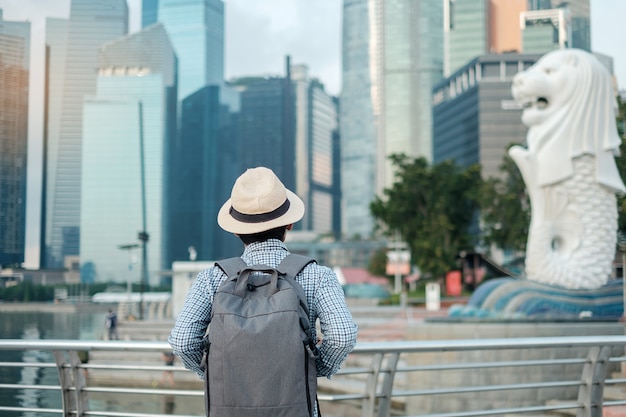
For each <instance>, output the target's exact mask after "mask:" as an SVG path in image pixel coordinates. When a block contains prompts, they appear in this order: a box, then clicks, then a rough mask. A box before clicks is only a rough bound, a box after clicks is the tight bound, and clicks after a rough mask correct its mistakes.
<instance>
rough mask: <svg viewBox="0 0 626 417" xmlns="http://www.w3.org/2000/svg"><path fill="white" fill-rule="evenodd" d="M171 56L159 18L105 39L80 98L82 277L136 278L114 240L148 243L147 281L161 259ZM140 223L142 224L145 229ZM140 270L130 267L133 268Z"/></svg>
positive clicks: (153, 280) (172, 102)
mask: <svg viewBox="0 0 626 417" xmlns="http://www.w3.org/2000/svg"><path fill="white" fill-rule="evenodd" d="M176 67H177V63H176V55H175V53H174V50H173V48H172V45H171V43H170V42H169V39H168V36H167V34H166V32H165V29H164V28H163V26H162V25H160V24H155V25H152V26H149V27H147V28H144V29H143V30H142V31H140V32H137V33H134V34H132V35H130V36H126V37H124V38H121V39H118V40H115V41H113V42H110V43H107V44H105V45H104V46H103V47H102V48H101V49H100V54H99V59H98V77H97V89H96V94H95V95H94V96H89V97H87V98H86V99H85V101H84V119H83V147H82V160H83V170H82V177H81V188H82V193H81V216H80V259H81V280H82V281H83V282H90V281H100V282H108V281H120V280H121V281H126V280H133V281H135V282H136V281H137V279H138V277H139V273H138V272H135V274H136V276H135V277H132V276H129V273H131V272H129V268H128V265H129V260H128V255H129V254H128V252H127V251H124V250H121V249H120V246H128V245H132V244H137V243H138V233H139V232H142V231H145V232H147V233H148V235H149V240H148V242H147V272H148V277H147V278H148V283H149V284H152V285H156V284H158V283H159V281H158V280H157V277H158V273H159V271H162V270H163V269H165V268H168V265H167V263H166V250H167V240H166V237H167V228H168V224H167V220H168V204H167V196H168V187H169V171H168V168H169V146H170V143H171V142H172V141H173V140H174V137H175V134H176V102H177V100H176ZM144 225H145V228H144ZM137 270H138V268H137V269H136V270H135V271H137Z"/></svg>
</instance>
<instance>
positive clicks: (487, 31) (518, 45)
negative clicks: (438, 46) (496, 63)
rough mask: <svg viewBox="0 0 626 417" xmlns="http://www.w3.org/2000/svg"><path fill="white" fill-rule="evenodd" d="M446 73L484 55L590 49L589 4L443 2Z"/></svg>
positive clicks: (572, 0)
mask: <svg viewBox="0 0 626 417" xmlns="http://www.w3.org/2000/svg"><path fill="white" fill-rule="evenodd" d="M443 1H444V38H445V41H444V45H445V71H444V73H445V75H446V76H448V75H450V74H451V73H453V72H455V71H456V70H457V69H459V68H460V67H462V66H464V65H465V64H466V63H467V62H469V61H470V60H471V59H473V58H475V57H477V56H479V55H485V54H493V53H505V52H518V53H546V52H548V51H550V50H552V49H554V48H559V47H561V48H562V47H567V48H581V49H585V50H587V51H589V50H590V46H591V40H590V39H591V35H590V23H589V22H590V8H589V0H569V1H562V0H443Z"/></svg>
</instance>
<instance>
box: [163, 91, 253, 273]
mask: <svg viewBox="0 0 626 417" xmlns="http://www.w3.org/2000/svg"><path fill="white" fill-rule="evenodd" d="M239 106H240V103H239V93H237V92H235V91H233V90H232V89H231V88H230V87H229V86H217V85H212V86H206V87H204V88H201V89H199V90H197V91H196V92H195V93H193V94H191V95H189V96H187V97H186V98H185V99H184V100H183V101H182V103H181V107H182V108H181V110H180V115H181V116H180V132H179V135H178V138H177V140H176V142H175V143H174V144H173V146H172V163H171V167H172V169H171V174H170V179H171V182H172V187H171V194H170V216H169V217H170V219H171V220H170V226H169V231H170V232H169V239H168V240H169V242H168V244H169V249H168V251H169V262H173V261H181V260H187V259H189V253H190V250H191V249H190V248H193V251H195V253H196V254H197V257H198V259H203V260H216V259H221V258H226V257H230V256H237V255H238V254H239V253H240V252H241V241H240V240H239V239H237V238H236V237H235V236H234V235H233V234H232V233H227V232H226V231H224V230H222V229H221V228H220V227H219V226H218V224H217V221H216V219H217V212H218V211H219V209H220V207H221V206H222V204H223V203H224V201H226V200H227V199H228V198H230V191H231V188H232V185H233V184H234V182H235V180H236V179H237V177H238V176H239V174H241V168H240V166H239V163H238V162H239V160H238V157H239V155H238V150H239V147H238V137H237V123H238V116H239Z"/></svg>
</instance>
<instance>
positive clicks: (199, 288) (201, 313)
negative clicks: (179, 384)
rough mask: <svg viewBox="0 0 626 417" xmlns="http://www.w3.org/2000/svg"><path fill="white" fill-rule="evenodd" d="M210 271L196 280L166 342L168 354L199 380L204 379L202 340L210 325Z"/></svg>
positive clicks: (201, 273)
mask: <svg viewBox="0 0 626 417" xmlns="http://www.w3.org/2000/svg"><path fill="white" fill-rule="evenodd" d="M212 271H213V269H208V270H204V271H202V272H200V273H199V274H198V276H197V277H196V279H195V281H194V283H193V284H192V286H191V288H190V289H189V292H188V293H187V298H186V299H185V304H184V306H183V309H182V311H181V312H180V314H179V315H178V317H177V319H176V323H175V324H174V328H173V329H172V331H171V333H170V336H169V338H168V342H169V344H170V346H171V347H172V351H173V352H174V354H175V355H176V356H178V357H179V358H180V360H181V362H182V363H183V365H184V366H185V368H187V369H189V370H191V371H194V372H195V373H196V374H198V376H200V378H201V379H204V372H203V371H202V369H201V367H200V363H201V362H202V355H203V353H204V343H203V338H204V335H205V333H206V330H207V327H208V326H209V322H210V321H211V308H212V305H213V290H212V282H211V275H212V274H211V272H212Z"/></svg>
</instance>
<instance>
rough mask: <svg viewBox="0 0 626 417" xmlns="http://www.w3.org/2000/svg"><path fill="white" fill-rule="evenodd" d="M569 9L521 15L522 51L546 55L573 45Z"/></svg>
mask: <svg viewBox="0 0 626 417" xmlns="http://www.w3.org/2000/svg"><path fill="white" fill-rule="evenodd" d="M568 14H569V10H568V9H549V10H535V11H530V12H524V13H521V17H520V23H521V25H522V49H523V51H524V53H528V54H545V53H546V52H549V51H552V50H554V49H562V48H569V47H570V46H571V45H572V38H571V30H570V28H569V26H568V21H569V20H570V19H569V16H568Z"/></svg>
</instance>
